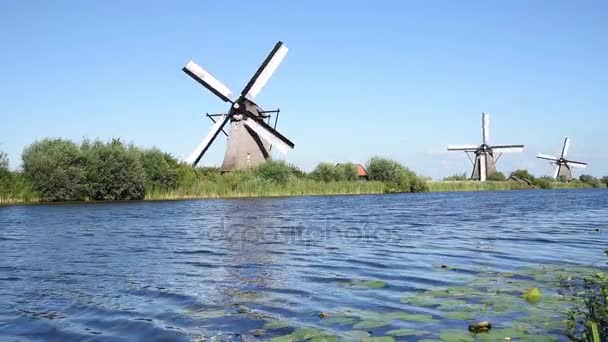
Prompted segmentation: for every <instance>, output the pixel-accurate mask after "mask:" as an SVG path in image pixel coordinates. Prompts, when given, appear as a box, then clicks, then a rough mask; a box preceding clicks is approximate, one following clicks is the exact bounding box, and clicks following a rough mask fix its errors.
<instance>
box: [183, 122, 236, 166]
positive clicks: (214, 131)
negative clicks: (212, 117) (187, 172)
mask: <svg viewBox="0 0 608 342" xmlns="http://www.w3.org/2000/svg"><path fill="white" fill-rule="evenodd" d="M229 120H230V117H229V116H228V115H226V114H224V115H222V116H221V117H220V118H219V119H218V120H217V121H216V122H215V124H213V126H212V127H211V130H210V131H209V134H207V136H206V137H205V139H203V141H202V142H201V143H200V144H198V146H197V147H196V149H195V150H194V151H192V153H191V154H190V156H189V157H188V158H186V163H188V164H190V165H192V166H196V164H198V161H199V160H201V158H202V157H203V155H204V154H205V152H207V150H208V149H209V146H211V144H212V143H213V141H214V140H215V138H216V137H217V135H218V134H219V133H220V132H221V131H222V128H224V126H225V125H226V123H227V122H228V121H229Z"/></svg>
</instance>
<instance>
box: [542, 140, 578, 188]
mask: <svg viewBox="0 0 608 342" xmlns="http://www.w3.org/2000/svg"><path fill="white" fill-rule="evenodd" d="M569 147H570V138H568V137H566V139H564V146H562V154H561V155H560V157H559V158H556V157H553V156H550V155H546V154H539V155H537V156H536V158H540V159H544V160H549V161H550V162H551V166H553V168H554V169H555V171H554V172H553V178H555V179H557V178H562V179H564V180H566V181H571V180H572V168H573V167H578V168H580V169H584V168H586V167H587V163H583V162H577V161H573V160H568V159H566V155H567V154H568V148H569Z"/></svg>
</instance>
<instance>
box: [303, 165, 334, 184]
mask: <svg viewBox="0 0 608 342" xmlns="http://www.w3.org/2000/svg"><path fill="white" fill-rule="evenodd" d="M310 176H311V177H312V179H314V180H317V181H320V182H333V181H335V180H336V179H337V178H338V175H337V169H336V166H335V165H334V164H332V163H319V164H318V165H317V167H315V169H314V170H313V171H312V172H311V173H310Z"/></svg>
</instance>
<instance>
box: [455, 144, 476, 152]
mask: <svg viewBox="0 0 608 342" xmlns="http://www.w3.org/2000/svg"><path fill="white" fill-rule="evenodd" d="M477 147H478V146H477V145H448V151H471V152H473V151H475V150H477Z"/></svg>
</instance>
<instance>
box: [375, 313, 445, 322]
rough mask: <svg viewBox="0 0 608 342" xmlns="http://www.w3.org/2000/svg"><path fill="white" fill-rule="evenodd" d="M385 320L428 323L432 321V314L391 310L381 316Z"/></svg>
mask: <svg viewBox="0 0 608 342" xmlns="http://www.w3.org/2000/svg"><path fill="white" fill-rule="evenodd" d="M383 317H384V318H385V319H387V320H401V321H406V322H420V323H429V322H432V321H433V315H429V314H412V313H408V312H391V313H387V314H385V315H384V316H383Z"/></svg>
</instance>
